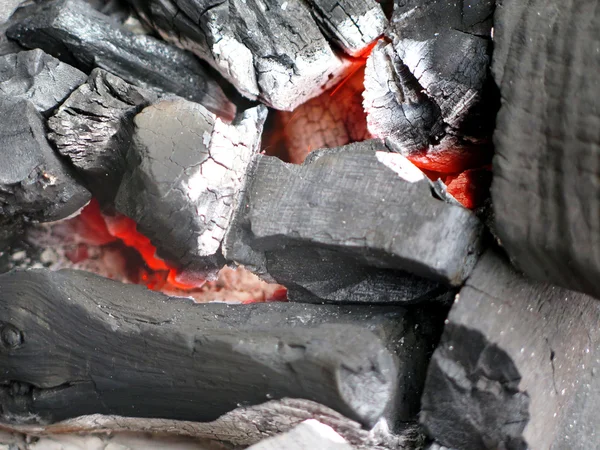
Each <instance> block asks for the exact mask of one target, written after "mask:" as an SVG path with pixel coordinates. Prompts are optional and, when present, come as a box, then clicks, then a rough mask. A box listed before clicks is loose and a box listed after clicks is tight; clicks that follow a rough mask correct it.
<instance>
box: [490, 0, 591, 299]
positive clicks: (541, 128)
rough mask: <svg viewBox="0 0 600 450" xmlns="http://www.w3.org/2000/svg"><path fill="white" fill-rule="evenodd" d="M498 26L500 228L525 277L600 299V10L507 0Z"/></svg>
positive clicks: (496, 184) (495, 193)
mask: <svg viewBox="0 0 600 450" xmlns="http://www.w3.org/2000/svg"><path fill="white" fill-rule="evenodd" d="M496 23H497V24H498V28H499V31H500V32H499V34H498V35H497V36H496V40H495V45H496V48H497V49H498V53H497V55H496V57H495V61H494V72H495V76H496V80H497V81H498V83H499V84H500V92H501V95H502V99H503V102H502V108H501V109H500V112H499V114H498V120H497V128H496V132H495V134H494V140H495V144H496V151H497V155H496V157H495V160H494V181H493V184H492V199H493V204H494V211H495V217H496V219H495V220H496V229H497V234H498V236H499V238H500V241H501V243H502V245H503V246H504V247H505V248H506V250H507V252H508V254H509V255H510V257H511V259H512V260H513V262H514V263H515V264H516V265H517V266H518V267H519V268H520V269H521V270H523V271H524V272H525V273H527V274H528V275H530V276H532V277H534V278H536V279H539V280H542V281H547V282H550V283H555V284H557V285H560V286H563V287H566V288H569V289H574V290H578V291H580V292H586V293H588V294H591V295H594V296H595V297H598V298H600V283H598V280H599V279H600V203H599V202H598V199H599V198H600V177H599V175H600V157H599V155H600V131H599V130H600V127H599V124H600V111H599V110H598V104H597V101H596V99H597V98H598V97H599V96H600V84H599V83H598V77H597V74H598V72H599V71H600V54H599V53H598V48H600V36H599V35H598V32H597V31H598V27H599V26H600V11H599V9H598V8H597V5H596V4H595V2H586V1H584V2H576V1H566V2H562V1H533V2H530V3H529V4H528V6H527V7H526V8H524V7H522V6H521V4H520V3H519V2H515V1H506V0H505V1H503V2H500V4H499V7H498V12H497V14H496ZM548 30H552V31H551V32H549V31H548Z"/></svg>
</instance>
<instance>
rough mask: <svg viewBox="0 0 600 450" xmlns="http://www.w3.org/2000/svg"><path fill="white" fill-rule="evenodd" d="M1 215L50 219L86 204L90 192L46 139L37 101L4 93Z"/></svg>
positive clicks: (0, 135)
mask: <svg viewBox="0 0 600 450" xmlns="http://www.w3.org/2000/svg"><path fill="white" fill-rule="evenodd" d="M0 117H2V121H3V122H2V128H1V129H0V161H2V163H1V164H0V215H1V216H2V217H3V219H7V218H14V219H18V220H22V219H25V220H33V221H40V222H49V221H55V220H59V219H63V218H65V217H67V216H69V215H71V214H73V213H74V212H76V211H77V210H78V209H80V208H81V207H83V206H84V205H85V204H86V203H87V202H88V201H89V200H90V193H89V192H88V191H87V190H86V189H85V188H84V187H83V186H82V185H81V184H79V182H78V181H77V180H76V179H75V178H74V177H73V176H72V174H71V172H70V171H69V169H68V168H67V166H66V165H65V164H64V163H63V162H62V161H61V160H60V159H59V157H58V155H56V154H55V153H54V151H53V150H52V148H51V147H50V144H49V143H48V141H47V140H46V133H45V130H44V120H43V118H42V116H41V115H40V113H39V112H38V111H37V110H36V107H35V106H34V105H33V103H31V102H29V101H28V100H24V99H20V98H10V97H3V96H0Z"/></svg>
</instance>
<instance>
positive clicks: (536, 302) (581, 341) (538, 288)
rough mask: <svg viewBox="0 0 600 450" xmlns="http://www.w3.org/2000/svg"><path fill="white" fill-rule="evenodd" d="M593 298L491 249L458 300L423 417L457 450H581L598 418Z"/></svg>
mask: <svg viewBox="0 0 600 450" xmlns="http://www.w3.org/2000/svg"><path fill="white" fill-rule="evenodd" d="M599 320H600V302H598V301H596V300H594V299H593V298H591V297H588V296H586V295H584V294H579V293H575V292H572V291H567V290H565V289H561V288H557V287H553V286H551V285H549V284H543V283H539V282H534V281H531V280H529V279H527V278H525V277H524V276H523V275H520V274H518V273H517V272H516V271H515V270H514V269H513V268H512V267H511V266H510V264H509V262H508V261H507V260H505V258H504V257H502V256H499V255H498V254H497V253H495V251H489V252H488V253H486V254H485V255H484V256H483V257H482V259H481V260H480V261H479V263H478V264H477V266H476V267H475V270H474V271H473V274H472V275H471V277H470V278H469V279H468V280H467V283H466V285H465V286H464V287H463V288H462V290H461V291H460V294H459V295H458V296H457V297H456V301H455V303H454V306H453V307H452V309H451V311H450V315H449V317H448V320H447V322H446V325H445V327H444V334H443V335H442V339H441V342H440V344H439V346H438V347H437V349H436V351H435V352H434V355H433V358H432V361H431V364H430V365H429V369H428V376H427V382H426V385H425V392H424V395H423V399H422V412H421V421H422V423H423V424H424V425H425V428H426V429H427V431H428V433H429V434H430V436H431V437H433V438H435V440H436V441H438V442H440V443H441V444H443V445H446V446H448V447H452V448H456V449H465V450H471V449H473V450H476V449H477V450H479V449H490V450H492V449H498V448H506V449H508V450H522V449H526V448H531V449H538V448H539V449H548V448H552V449H557V450H563V449H564V450H567V449H577V450H579V449H581V450H583V449H589V448H594V447H596V446H597V443H598V435H597V430H598V420H599V419H598V418H599V417H600V401H598V399H599V396H600V382H599V380H598V375H597V374H598V373H599V372H598V371H599V370H600V363H599V359H598V358H599V355H600V332H599V331H598V321H599Z"/></svg>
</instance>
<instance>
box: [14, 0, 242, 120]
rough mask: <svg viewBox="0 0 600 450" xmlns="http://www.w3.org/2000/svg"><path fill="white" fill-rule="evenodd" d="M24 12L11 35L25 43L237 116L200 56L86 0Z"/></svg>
mask: <svg viewBox="0 0 600 450" xmlns="http://www.w3.org/2000/svg"><path fill="white" fill-rule="evenodd" d="M23 15H24V16H25V17H24V18H23V19H22V20H19V21H18V22H17V23H15V24H13V25H12V26H11V27H10V28H9V29H8V31H7V35H8V37H10V38H11V39H15V40H17V41H18V42H19V43H20V44H21V45H23V46H25V47H28V48H41V49H43V50H44V51H46V52H48V53H50V54H51V55H53V56H55V57H57V58H59V59H61V60H62V61H64V62H66V63H68V64H70V65H74V66H77V67H79V68H80V69H81V70H83V71H85V72H88V73H89V72H90V71H91V70H92V69H93V68H94V67H100V68H102V69H105V70H107V71H109V72H112V73H114V74H115V75H118V76H119V77H121V78H123V79H124V80H126V81H128V82H130V83H132V84H135V85H137V86H140V87H143V88H151V89H156V90H158V91H160V92H162V93H173V94H177V95H179V96H181V97H184V98H187V99H190V100H192V101H195V102H198V103H201V104H203V105H204V106H205V107H206V108H208V109H209V110H211V111H213V112H214V113H215V114H218V115H220V116H221V117H223V118H225V119H229V120H230V119H232V118H233V117H234V115H235V105H234V104H233V103H231V102H230V101H229V100H228V98H227V97H226V96H225V94H224V93H223V91H222V89H221V87H220V86H219V84H218V83H217V82H216V81H215V80H214V79H213V78H212V75H211V74H210V73H209V71H208V69H207V68H206V67H205V66H204V65H203V64H202V63H201V62H200V61H198V59H197V58H195V57H194V56H193V55H191V54H189V53H187V52H185V51H183V50H180V49H178V48H175V47H173V46H170V45H168V44H166V43H164V42H162V41H159V40H158V39H155V38H153V37H151V36H146V35H137V34H134V33H133V32H131V31H129V30H128V29H126V28H124V27H122V26H120V25H119V24H118V23H117V22H116V21H114V20H112V19H111V18H109V17H108V16H106V15H104V14H102V13H100V12H99V11H97V10H95V9H94V8H93V7H92V6H91V5H89V4H88V3H86V2H85V1H83V0H51V1H44V2H40V3H38V4H35V5H31V6H29V7H27V8H25V10H24V11H23Z"/></svg>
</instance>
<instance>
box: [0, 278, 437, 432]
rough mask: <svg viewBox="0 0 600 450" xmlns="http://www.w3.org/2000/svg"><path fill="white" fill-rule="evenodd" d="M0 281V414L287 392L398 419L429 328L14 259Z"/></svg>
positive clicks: (59, 416)
mask: <svg viewBox="0 0 600 450" xmlns="http://www.w3.org/2000/svg"><path fill="white" fill-rule="evenodd" d="M0 284H1V287H2V289H0V299H1V301H0V322H1V323H2V329H1V332H0V336H1V346H0V363H1V364H2V367H3V372H2V377H1V384H2V387H1V388H0V398H1V401H2V406H3V408H2V412H1V419H2V421H4V422H12V423H16V424H24V423H34V424H36V423H37V424H40V423H51V422H56V421H59V420H63V419H67V418H71V417H77V416H81V415H85V414H95V413H99V414H116V415H122V416H129V417H131V416H133V417H146V418H164V419H179V420H192V421H198V422H206V421H211V420H215V419H217V418H218V417H219V416H221V415H222V414H225V413H227V412H228V411H232V410H234V409H235V408H236V407H238V406H240V405H256V404H259V403H263V402H264V401H265V400H267V399H269V398H273V399H280V398H284V397H299V398H306V399H309V400H313V401H318V402H320V403H323V404H324V405H326V406H329V407H331V408H333V409H335V410H337V411H339V412H340V413H342V414H344V415H346V416H347V417H349V418H350V419H354V420H358V421H360V422H362V423H363V424H366V425H370V426H372V425H373V424H374V423H375V422H376V421H377V420H378V419H379V418H380V417H382V416H383V415H386V416H387V417H388V418H391V419H392V420H394V419H399V420H403V421H406V420H408V419H410V417H413V414H415V413H416V409H417V408H418V392H419V390H420V389H419V385H420V383H421V382H422V381H423V379H424V371H425V367H426V364H427V359H428V354H429V352H430V351H431V349H432V345H434V342H435V340H436V338H437V336H436V335H437V333H438V331H437V330H438V326H439V322H438V320H437V319H433V318H432V317H431V314H428V313H427V312H426V311H419V310H413V311H410V310H407V309H402V308H395V309H393V310H391V309H381V308H358V307H354V308H351V309H350V308H344V307H335V306H317V305H301V304H294V303H271V304H254V305H238V306H231V305H224V304H195V303H193V302H191V301H188V300H184V299H176V298H168V297H166V296H164V295H161V294H157V293H153V292H150V291H148V290H146V289H145V288H142V287H140V286H132V285H125V284H122V283H118V282H113V281H110V280H107V279H104V278H100V277H97V276H95V275H92V274H88V273H84V272H77V271H59V272H48V271H46V270H30V271H13V272H10V273H7V274H4V275H1V276H0ZM417 324H418V325H419V326H418V327H417V326H415V325H417Z"/></svg>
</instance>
